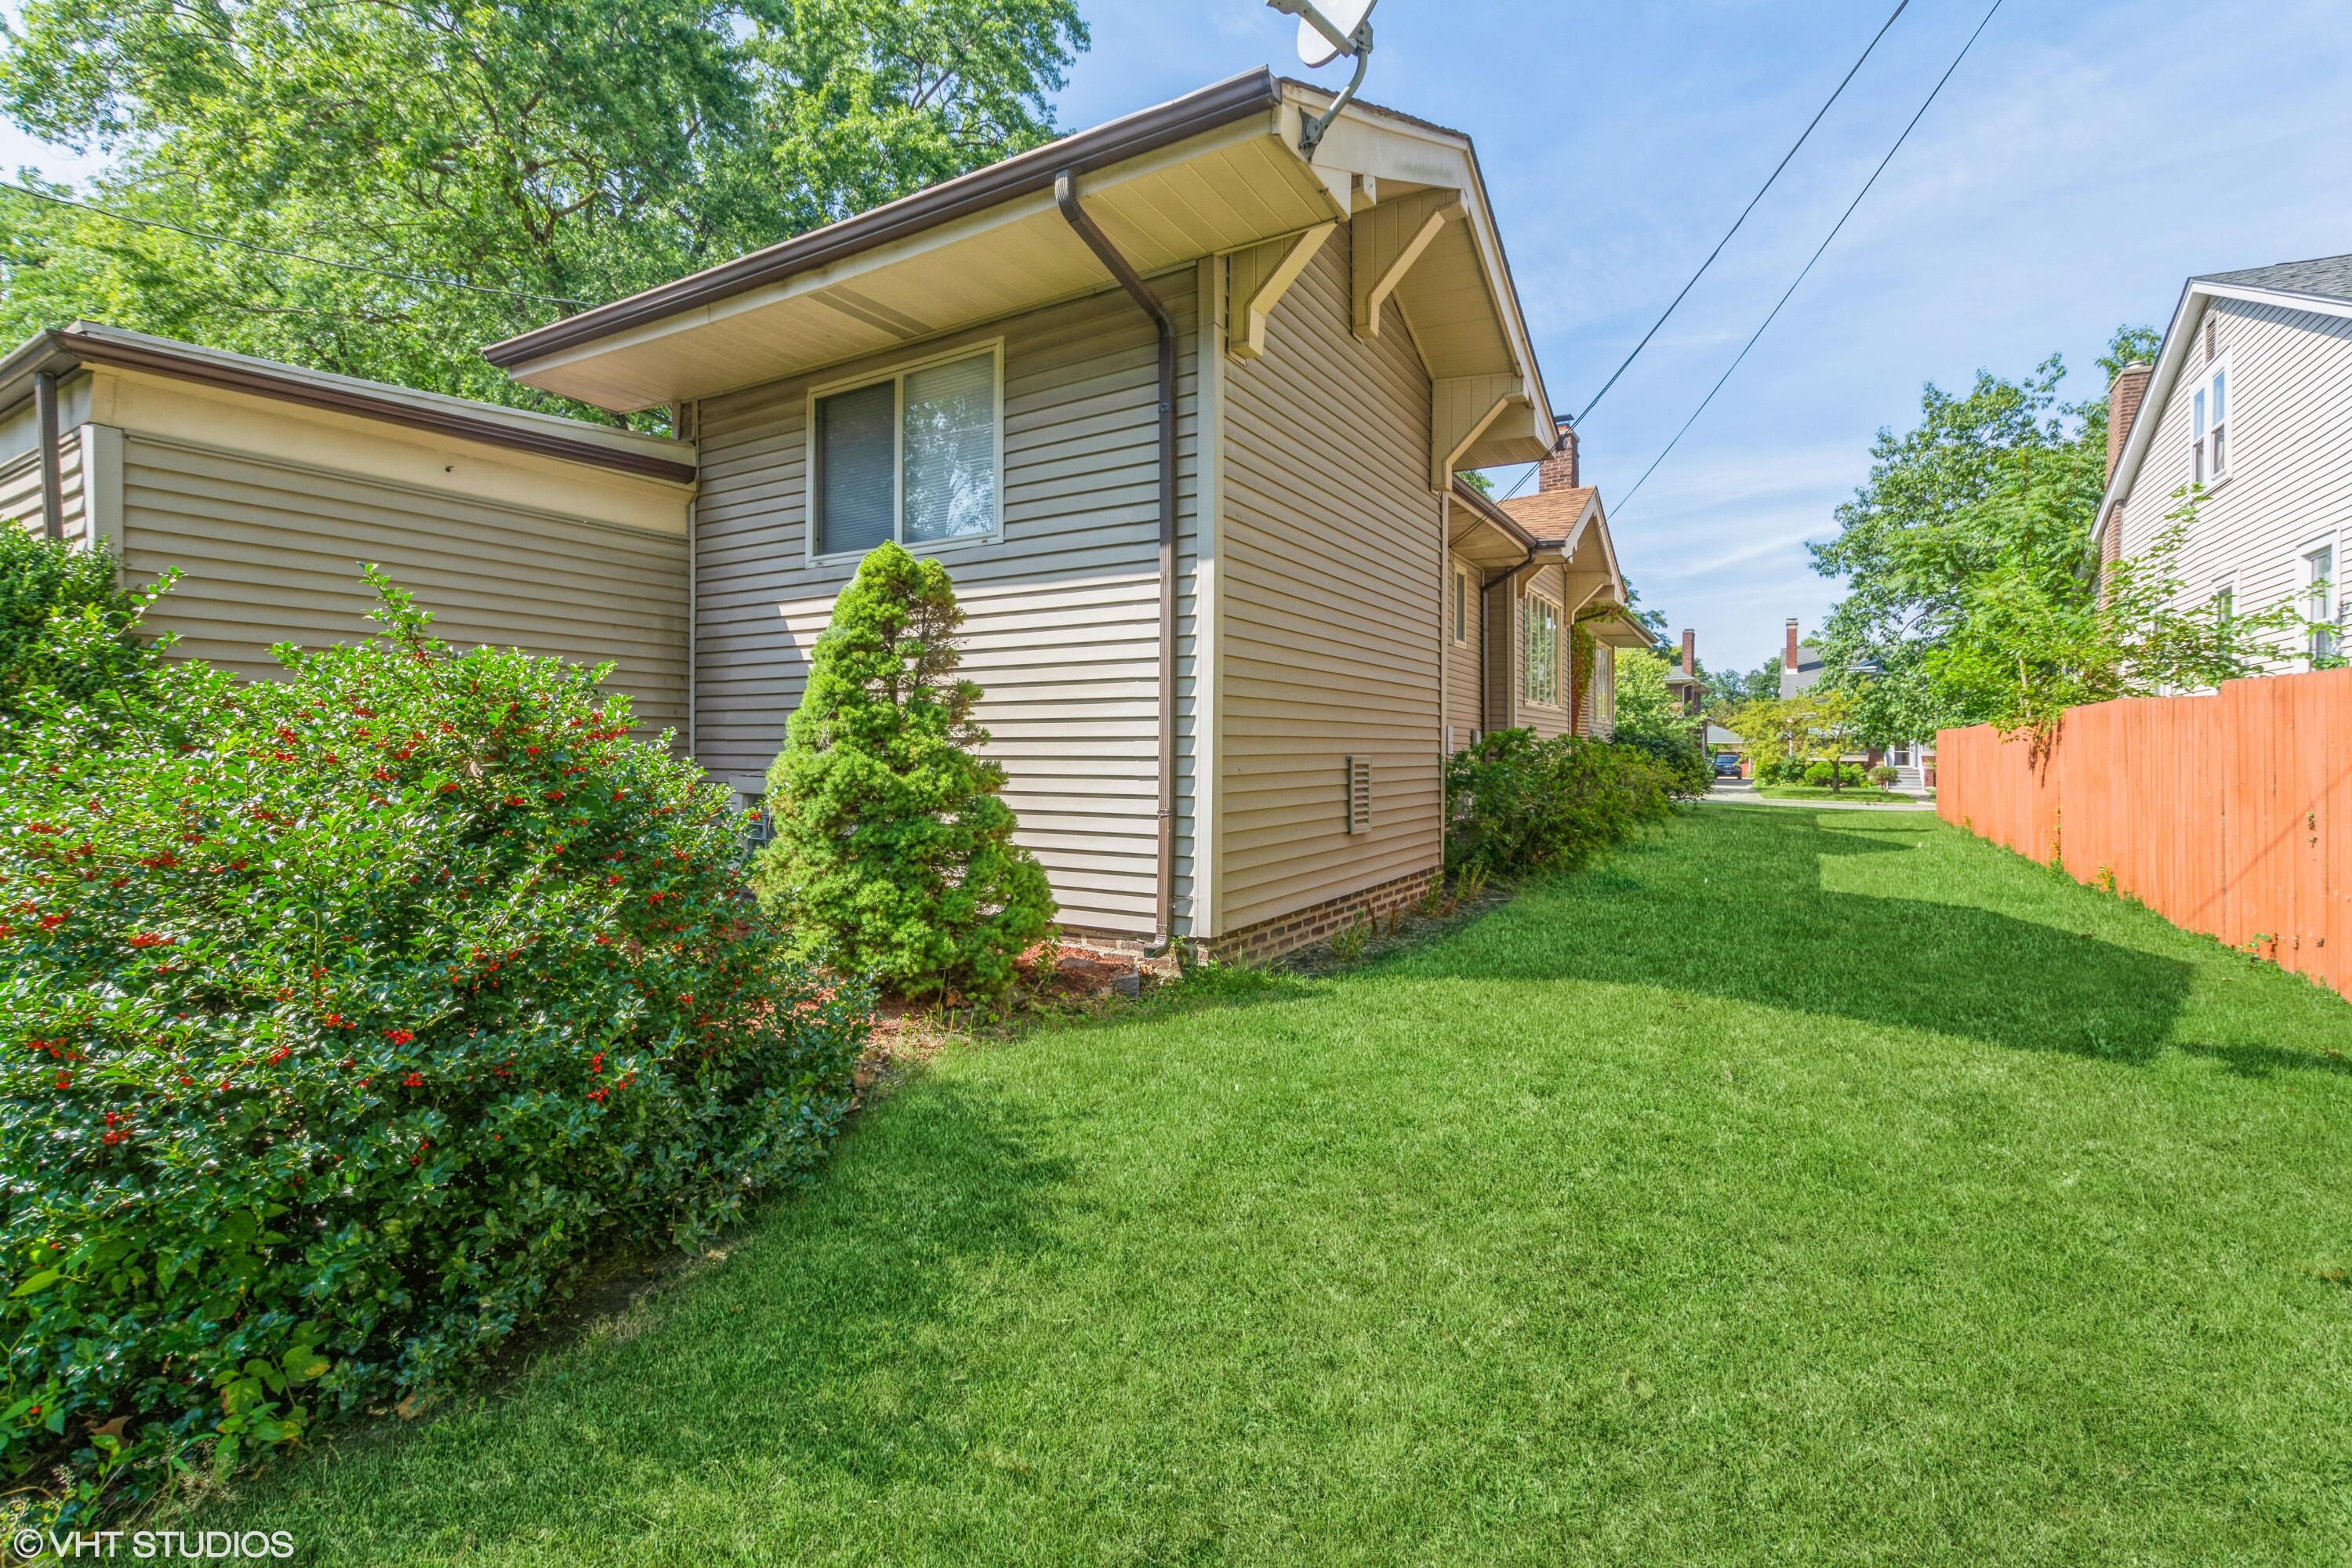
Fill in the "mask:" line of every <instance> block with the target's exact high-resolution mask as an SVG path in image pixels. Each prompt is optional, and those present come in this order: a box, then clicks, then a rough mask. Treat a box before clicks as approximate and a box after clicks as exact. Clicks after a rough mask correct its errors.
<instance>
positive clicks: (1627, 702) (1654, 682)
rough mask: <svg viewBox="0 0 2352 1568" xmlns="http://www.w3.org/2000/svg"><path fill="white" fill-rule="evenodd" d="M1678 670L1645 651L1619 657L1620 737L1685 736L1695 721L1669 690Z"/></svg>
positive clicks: (1628, 652) (1618, 716)
mask: <svg viewBox="0 0 2352 1568" xmlns="http://www.w3.org/2000/svg"><path fill="white" fill-rule="evenodd" d="M1673 668H1674V667H1673V666H1672V665H1669V664H1668V663H1667V662H1666V661H1665V660H1664V658H1660V657H1659V656H1658V655H1656V654H1654V653H1651V652H1649V651H1648V650H1647V649H1644V648H1627V649H1626V650H1625V651H1623V652H1622V653H1621V654H1619V655H1618V656H1617V733H1618V734H1619V735H1621V736H1622V735H1628V734H1665V733H1670V732H1671V733H1684V732H1687V731H1689V729H1690V728H1691V721H1690V720H1689V719H1688V718H1686V717H1685V715H1684V713H1683V710H1682V704H1681V703H1679V702H1677V701H1676V700H1675V697H1674V694H1673V693H1672V692H1670V691H1669V690H1667V689H1666V677H1667V676H1668V675H1669V674H1671V673H1672V671H1673Z"/></svg>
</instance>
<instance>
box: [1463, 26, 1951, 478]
mask: <svg viewBox="0 0 2352 1568" xmlns="http://www.w3.org/2000/svg"><path fill="white" fill-rule="evenodd" d="M1910 6H1911V0H1898V4H1897V5H1895V9H1894V10H1893V11H1891V12H1889V13H1888V14H1887V17H1886V20H1885V21H1884V22H1881V23H1880V24H1879V25H1878V31H1876V32H1875V33H1873V34H1872V35H1871V36H1870V42H1869V43H1867V44H1865V45H1864V46H1863V50H1862V54H1861V57H1860V58H1857V59H1856V60H1855V61H1854V62H1853V65H1852V66H1851V67H1849V68H1847V70H1846V73H1845V75H1843V77H1840V78H1839V79H1838V84H1837V86H1836V88H1835V89H1832V91H1831V93H1830V95H1829V97H1828V98H1827V99H1825V100H1823V101H1822V106H1821V107H1820V108H1819V109H1817V110H1813V117H1812V118H1811V120H1808V121H1805V128H1804V130H1802V131H1801V132H1798V134H1797V140H1796V141H1795V142H1792V143H1790V147H1789V150H1788V151H1787V152H1786V153H1782V154H1781V155H1780V162H1779V163H1775V164H1773V165H1772V172H1771V173H1770V174H1767V175H1766V176H1764V183H1763V184H1760V185H1759V186H1757V187H1756V194H1755V195H1752V196H1750V197H1748V205H1746V206H1744V207H1741V208H1740V209H1739V216H1738V217H1736V218H1733V219H1732V220H1731V226H1730V227H1729V228H1727V229H1725V230H1724V231H1723V237H1722V238H1721V239H1718V240H1717V241H1716V242H1715V248H1714V249H1713V250H1710V251H1708V252H1707V253H1706V260H1705V261H1702V262H1700V263H1699V264H1698V270H1697V271H1696V272H1694V273H1692V274H1691V275H1690V281H1689V282H1687V283H1685V284H1684V285H1683V286H1682V291H1681V292H1680V293H1677V294H1676V295H1675V297H1674V299H1673V300H1670V301H1668V303H1667V305H1666V308H1665V309H1664V310H1661V311H1660V312H1659V313H1658V319H1657V320H1656V321H1653V322H1651V323H1650V330H1649V331H1646V332H1643V334H1642V341H1641V342H1638V343H1635V344H1634V345H1633V353H1629V354H1627V355H1626V356H1625V361H1624V363H1622V364H1620V365H1619V366H1618V367H1617V368H1616V369H1615V370H1613V371H1612V372H1610V373H1609V379H1608V380H1607V381H1604V382H1602V383H1601V390H1600V391H1598V392H1596V393H1594V394H1593V395H1592V401H1591V402H1590V403H1588V404H1586V405H1584V412H1583V413H1582V414H1579V415H1578V416H1576V417H1575V418H1574V419H1571V420H1570V421H1569V426H1570V428H1571V429H1573V428H1574V427H1575V426H1579V425H1581V424H1583V423H1584V420H1585V416H1586V415H1589V414H1591V412H1592V411H1593V410H1594V409H1595V408H1597V407H1599V406H1600V405H1601V399H1602V398H1604V397H1606V396H1608V395H1609V389H1610V388H1611V387H1612V386H1614V385H1616V384H1617V378H1618V377H1619V376H1621V375H1623V374H1625V372H1626V370H1627V368H1628V367H1629V366H1631V365H1632V364H1633V362H1634V360H1636V359H1638V358H1640V357H1641V353H1642V351H1643V349H1645V348H1648V347H1649V346H1650V340H1651V339H1652V338H1654V337H1656V336H1657V335H1658V329H1659V328H1660V327H1663V326H1664V325H1665V324H1666V318H1667V317H1669V316H1671V315H1673V314H1674V313H1675V310H1676V308H1677V307H1679V306H1680V305H1681V304H1682V302H1683V300H1684V299H1685V297H1686V296H1687V295H1688V294H1689V293H1690V291H1691V290H1692V289H1695V288H1696V287H1697V286H1698V280H1699V279H1702V278H1704V277H1706V269H1707V268H1710V267H1712V266H1714V265H1715V258H1717V257H1718V256H1721V255H1722V254H1723V247H1725V246H1727V245H1729V244H1730V243H1731V237H1732V236H1733V235H1736V234H1738V232H1739V226H1740V225H1742V224H1744V223H1746V222H1747V221H1748V214H1749V213H1752V212H1754V211H1755V210H1756V204H1757V203H1758V202H1760V201H1762V200H1763V199H1764V193H1765V192H1767V191H1769V190H1770V189H1771V188H1772V186H1773V184H1774V182H1776V181H1777V180H1779V179H1780V173H1781V171H1782V170H1784V169H1786V168H1787V167H1788V166H1789V161H1790V159H1791V158H1794V157H1795V156H1796V155H1797V153H1798V151H1799V149H1801V148H1802V147H1803V146H1804V144H1805V142H1806V140H1807V138H1809V137H1811V135H1812V133H1813V128H1814V127H1815V126H1817V125H1819V124H1820V123H1821V122H1822V115H1824V114H1827V113H1828V112H1829V111H1830V106H1831V105H1832V104H1833V103H1835V102H1837V100H1838V99H1839V98H1840V97H1841V96H1843V94H1844V92H1845V89H1846V87H1847V84H1848V83H1850V82H1852V81H1853V79H1854V74H1855V72H1857V71H1859V70H1861V69H1862V67H1863V62H1864V61H1865V60H1867V59H1869V58H1870V56H1871V52H1872V51H1873V50H1874V49H1876V48H1877V47H1878V41H1879V40H1880V39H1881V38H1884V37H1886V30H1887V29H1888V28H1889V27H1892V26H1895V18H1896V17H1898V16H1902V15H1903V13H1904V12H1905V11H1906V10H1908V9H1910ZM1538 467H1540V465H1538ZM1536 473H1537V469H1536V468H1529V469H1528V471H1527V472H1526V473H1524V474H1521V475H1520V476H1519V477H1518V478H1517V479H1515V480H1513V481H1512V483H1511V488H1510V489H1507V490H1506V491H1504V492H1503V499H1504V500H1510V499H1511V498H1512V497H1513V496H1515V495H1517V494H1518V493H1519V492H1520V491H1521V490H1522V489H1526V488H1527V483H1528V480H1529V479H1533V478H1534V477H1535V475H1536Z"/></svg>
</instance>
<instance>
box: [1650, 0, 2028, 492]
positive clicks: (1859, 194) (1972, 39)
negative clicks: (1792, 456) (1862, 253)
mask: <svg viewBox="0 0 2352 1568" xmlns="http://www.w3.org/2000/svg"><path fill="white" fill-rule="evenodd" d="M2001 3H2002V0H1992V7H1991V9H1990V10H1988V11H1987V12H1986V13H1985V14H1984V20H1982V21H1980V22H1979V23H1978V24H1977V29H1976V31H1975V32H1973V33H1970V34H1969V41H1968V42H1967V43H1965V44H1962V45H1961V46H1960V52H1959V53H1958V54H1957V55H1954V56H1953V57H1952V63H1951V64H1950V65H1948V66H1946V67H1945V68H1944V74H1943V75H1942V76H1940V77H1937V79H1936V85H1935V86H1934V87H1933V88H1931V89H1928V92H1927V99H1926V100H1925V101H1923V102H1922V103H1921V104H1920V105H1919V111H1918V112H1917V113H1916V114H1914V115H1913V116H1912V117H1911V120H1910V122H1909V123H1908V124H1906V125H1905V126H1904V127H1903V134H1902V135H1900V136H1897V137H1896V138H1895V145H1894V146H1892V147H1889V148H1888V149H1887V150H1886V156H1885V157H1884V158H1881V159H1880V160H1879V161H1878V167H1877V168H1875V169H1873V170H1872V171H1871V172H1870V178H1869V179H1867V180H1865V181H1864V182H1863V185H1862V189H1861V190H1859V191H1856V192H1855V193H1854V196H1853V201H1851V202H1848V203H1847V204H1846V208H1845V211H1844V212H1843V213H1841V214H1839V215H1838V220H1837V222H1836V223H1835V224H1834V225H1833V226H1832V227H1831V229H1830V232H1829V237H1828V238H1827V239H1824V240H1822V243H1821V245H1820V246H1819V247H1817V248H1816V249H1815V250H1814V251H1813V254H1812V256H1811V258H1809V259H1808V260H1807V261H1806V262H1805V265H1804V268H1803V270H1802V271H1800V272H1799V273H1798V274H1797V277H1796V280H1795V281H1794V282H1791V283H1790V285H1789V287H1788V290H1787V292H1785V293H1783V294H1782V295H1781V296H1780V300H1778V302H1776V303H1775V304H1774V305H1773V307H1772V310H1771V312H1770V314H1769V315H1767V316H1766V317H1765V318H1764V324H1763V326H1759V327H1758V328H1757V329H1756V331H1755V333H1754V335H1753V336H1751V337H1749V338H1748V342H1746V343H1745V344H1743V345H1742V346H1741V348H1740V350H1739V353H1738V354H1737V355H1735V356H1734V357H1733V359H1732V362H1731V363H1730V364H1729V365H1727V367H1725V369H1724V373H1723V374H1722V375H1721V376H1719V377H1718V378H1717V380H1716V384H1714V385H1713V386H1712V387H1710V388H1708V389H1707V395H1706V396H1705V397H1703V398H1701V399H1700V400H1699V405H1698V406H1697V407H1696V408H1695V409H1693V410H1691V416H1690V417H1689V418H1688V419H1685V420H1684V421H1683V427H1682V428H1681V429H1679V430H1677V431H1675V438H1674V439H1673V440H1672V441H1669V442H1667V443H1666V447H1665V451H1664V452H1660V453H1659V454H1658V455H1657V456H1656V457H1655V458H1652V459H1651V460H1650V466H1649V467H1648V468H1644V469H1643V470H1642V477H1641V478H1640V479H1635V480H1634V481H1633V489H1629V490H1627V491H1626V492H1625V493H1624V494H1623V495H1622V496H1620V497H1619V498H1618V500H1617V509H1618V511H1619V513H1620V515H1621V517H1622V513H1623V511H1624V509H1625V503H1626V502H1627V501H1630V500H1633V497H1634V495H1635V493H1636V492H1638V491H1639V490H1640V489H1641V488H1642V487H1643V485H1644V484H1646V483H1647V482H1648V481H1649V478H1650V476H1651V475H1652V474H1654V473H1656V472H1657V471H1658V465H1659V464H1660V463H1663V462H1664V461H1665V460H1666V453H1667V452H1671V451H1673V450H1674V449H1675V447H1676V446H1677V445H1678V444H1679V443H1680V442H1681V440H1682V438H1683V437H1685V436H1686V435H1688V434H1689V433H1690V427H1691V426H1694V425H1696V424H1697V423H1698V416H1700V415H1702V414H1704V413H1706V405H1708V404H1710V403H1713V402H1714V401H1715V395H1716V394H1717V393H1718V392H1721V391H1722V390H1723V384H1724V383H1725V382H1727V381H1729V380H1730V379H1731V373H1732V372H1733V371H1735V370H1738V368H1739V362H1740V361H1741V360H1744V359H1746V358H1747V357H1748V350H1749V349H1752V348H1754V347H1755V346H1756V340H1757V339H1758V338H1760V337H1762V336H1763V335H1764V330H1765V328H1766V327H1769V326H1770V325H1771V324H1772V321H1773V318H1774V317H1776V316H1778V315H1780V307H1781V306H1783V305H1786V304H1787V303H1788V302H1789V298H1790V295H1792V294H1794V293H1796V291H1797V286H1798V284H1801V283H1802V282H1804V280H1805V275H1806V273H1809V272H1811V271H1812V269H1813V263H1814V262H1816V261H1819V260H1820V259H1821V258H1822V252H1823V251H1825V250H1827V249H1829V247H1830V241H1831V240H1833V239H1835V238H1837V237H1838V231H1839V230H1840V229H1843V227H1845V220H1846V219H1848V218H1850V217H1852V216H1853V209H1854V208H1856V207H1858V206H1860V205H1862V198H1863V197H1864V196H1866V195H1870V188H1871V186H1873V185H1874V184H1878V176H1879V175H1881V174H1885V173H1886V165H1887V164H1889V163H1893V162H1895V153H1900V152H1901V151H1902V150H1903V143H1904V142H1907V141H1909V140H1910V139H1911V132H1913V131H1914V130H1915V129H1916V128H1917V126H1918V124H1919V121H1921V120H1923V119H1925V118H1927V110H1929V108H1931V107H1932V106H1933V105H1934V104H1935V101H1936V100H1937V97H1938V96H1939V95H1940V94H1941V93H1942V92H1943V90H1944V84H1945V83H1946V82H1948V81H1949V80H1951V79H1952V73H1953V72H1954V71H1957V70H1958V69H1959V68H1960V62H1961V61H1962V60H1965V59H1967V58H1969V50H1970V49H1972V48H1974V47H1976V42H1977V39H1978V38H1979V37H1981V36H1982V35H1983V33H1984V30H1985V28H1986V27H1988V26H1991V24H1992V19H1993V15H1994V13H1995V12H1998V11H1999V10H2000V7H2001Z"/></svg>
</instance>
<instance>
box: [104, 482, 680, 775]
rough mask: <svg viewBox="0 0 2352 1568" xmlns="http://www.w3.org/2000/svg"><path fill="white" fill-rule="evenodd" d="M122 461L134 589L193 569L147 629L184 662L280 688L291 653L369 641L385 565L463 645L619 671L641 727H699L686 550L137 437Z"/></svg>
mask: <svg viewBox="0 0 2352 1568" xmlns="http://www.w3.org/2000/svg"><path fill="white" fill-rule="evenodd" d="M122 454H123V456H122V475H121V498H122V531H123V533H124V536H125V540H124V554H123V560H124V565H125V568H126V575H127V577H128V579H129V580H130V581H131V583H133V584H147V583H152V582H153V581H154V580H155V579H156V577H157V576H159V575H160V574H162V573H163V571H165V570H166V569H167V568H170V567H173V566H176V567H178V568H180V569H181V573H182V575H181V578H180V582H179V584H178V585H177V586H176V587H174V588H173V590H172V592H171V593H170V594H168V595H165V596H164V598H163V601H162V602H161V603H160V604H159V605H157V606H156V608H155V609H154V611H152V613H150V615H149V616H148V617H147V624H148V625H149V626H151V627H154V628H156V629H159V630H171V631H175V632H178V633H179V634H180V638H181V640H180V643H179V645H178V648H179V651H180V652H181V653H183V654H186V655H190V656H194V657H199V658H206V659H209V660H211V661H213V662H214V663H215V664H218V665H221V666H223V667H224V668H230V669H234V670H236V672H237V673H239V674H241V675H245V676H248V677H268V676H271V675H274V674H276V673H277V672H278V663H277V661H276V660H275V659H273V658H271V657H270V654H269V645H270V644H272V643H274V642H278V641H291V642H296V643H300V644H304V645H306V646H310V647H320V646H323V645H326V644H329V643H334V642H348V641H353V640H356V639H358V638H360V637H364V636H366V635H367V634H368V632H369V631H370V630H371V629H372V628H373V623H372V622H370V621H368V620H367V619H366V618H365V613H366V611H367V610H368V609H369V608H370V607H371V606H372V605H373V603H374V599H373V594H372V593H371V592H370V591H369V589H368V587H367V584H365V583H363V582H362V581H361V579H360V567H359V563H361V562H362V561H372V562H374V563H377V564H379V565H381V566H382V567H383V569H384V571H385V572H387V573H388V574H391V576H392V577H393V579H394V581H395V582H397V583H398V584H401V585H402V586H403V587H405V588H408V589H409V590H411V591H412V592H414V593H415V595H416V598H417V602H418V603H419V604H421V605H424V606H425V608H426V609H429V610H431V611H433V613H434V615H435V617H436V620H435V628H436V630H437V631H438V632H439V633H440V634H441V635H442V636H443V637H446V638H448V639H449V640H450V641H451V642H454V643H459V644H464V645H467V646H471V645H474V644H478V643H491V644H495V645H497V646H499V647H508V646H517V647H523V648H527V649H529V650H530V651H531V652H533V653H541V654H555V655H560V656H562V658H569V659H574V660H578V661H582V662H601V661H603V660H605V659H612V660H615V661H616V662H617V668H615V670H614V675H613V681H612V684H613V686H614V688H615V689H618V690H621V691H624V692H625V693H627V694H628V696H629V697H630V699H631V700H632V703H633V706H634V710H635V714H636V717H637V720H638V721H639V723H640V724H641V725H643V726H645V727H646V728H648V729H651V730H659V729H663V728H667V727H671V726H682V725H683V724H684V723H685V718H686V663H685V653H686V548H685V541H684V540H683V539H681V538H677V537H672V536H664V535H659V534H654V533H648V532H645V531H637V530H631V529H623V528H617V527H612V526H608V525H604V524H601V523H588V522H583V521H580V520H578V519H575V518H568V517H559V516H555V515H552V514H548V513H540V512H531V511H525V510H520V509H519V508H514V507H506V506H493V505H489V504H486V503H481V502H473V501H467V500H462V499H460V498H457V497H454V496H449V495H443V494H437V493H434V492H430V491H425V490H419V489H410V488H407V487H404V486H397V485H391V484H385V483H382V482H379V481H376V480H372V479H352V478H350V477H349V476H346V475H341V474H337V473H333V472H331V471H328V470H325V469H318V468H298V467H295V466H293V465H289V464H279V463H269V462H263V461H261V460H259V459H257V458H250V457H247V456H244V455H241V454H236V453H228V452H220V451H214V450H209V449H205V448H203V447H190V446H184V445H180V444H177V443H173V442H166V441H158V440H153V439H150V438H147V437H140V436H135V435H133V436H129V437H126V438H125V439H124V441H123V444H122Z"/></svg>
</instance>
